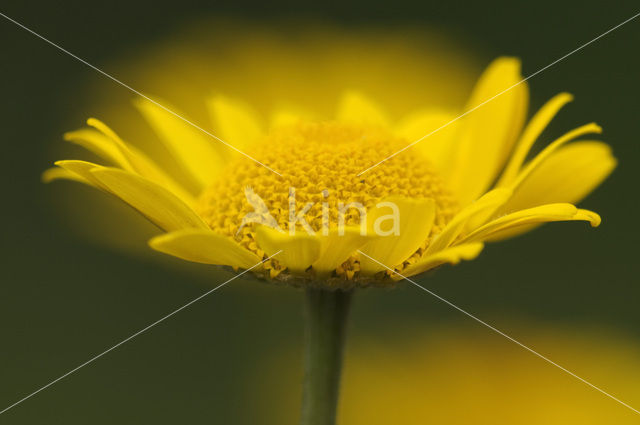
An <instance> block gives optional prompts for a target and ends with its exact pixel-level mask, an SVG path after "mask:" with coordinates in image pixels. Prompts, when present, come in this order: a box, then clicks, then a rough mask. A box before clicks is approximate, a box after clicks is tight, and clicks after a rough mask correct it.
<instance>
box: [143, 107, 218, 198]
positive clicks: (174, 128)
mask: <svg viewBox="0 0 640 425" xmlns="http://www.w3.org/2000/svg"><path fill="white" fill-rule="evenodd" d="M135 105H136V107H137V108H138V109H139V110H140V112H141V113H142V115H144V117H145V118H146V120H147V121H148V122H149V125H151V127H152V128H153V130H154V131H155V132H156V134H157V135H158V137H159V138H160V140H161V141H162V142H163V143H164V144H165V145H166V146H167V149H168V150H169V152H171V153H172V154H173V156H174V157H175V158H176V161H177V162H178V163H179V164H180V165H181V166H182V168H183V169H184V170H185V171H186V172H187V173H189V174H190V175H191V177H192V178H193V179H194V181H196V182H197V183H198V184H199V185H200V187H205V186H207V185H209V184H211V182H212V181H213V179H214V178H215V176H217V175H218V173H219V172H220V170H222V168H224V166H225V164H226V163H225V161H224V157H223V155H222V154H221V153H220V152H221V151H223V150H226V149H228V148H227V147H226V146H224V145H223V144H222V142H220V141H218V140H216V139H214V138H213V137H211V136H209V135H208V134H205V133H204V132H203V131H202V130H199V129H197V128H195V127H193V126H192V125H190V124H189V123H187V122H185V121H183V120H182V119H180V118H178V117H177V116H175V115H174V114H172V113H171V112H169V111H167V110H165V109H163V108H161V107H159V106H157V105H156V104H154V103H152V102H150V101H148V100H146V99H138V100H136V102H135ZM174 110H175V109H174ZM180 115H182V114H180ZM223 140H224V138H223ZM225 142H227V143H229V142H228V141H226V140H225Z"/></svg>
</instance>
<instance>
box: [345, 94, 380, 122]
mask: <svg viewBox="0 0 640 425" xmlns="http://www.w3.org/2000/svg"><path fill="white" fill-rule="evenodd" d="M337 118H338V120H339V121H342V122H347V123H355V124H367V125H374V126H380V127H387V126H388V125H389V120H388V118H387V117H386V115H385V114H384V112H382V110H381V109H380V108H379V107H378V106H377V105H376V104H375V103H374V102H373V101H371V100H369V99H367V98H366V97H365V96H363V95H362V94H360V93H358V92H354V91H350V92H347V93H345V94H344V95H343V96H342V99H341V100H340V103H339V105H338V112H337Z"/></svg>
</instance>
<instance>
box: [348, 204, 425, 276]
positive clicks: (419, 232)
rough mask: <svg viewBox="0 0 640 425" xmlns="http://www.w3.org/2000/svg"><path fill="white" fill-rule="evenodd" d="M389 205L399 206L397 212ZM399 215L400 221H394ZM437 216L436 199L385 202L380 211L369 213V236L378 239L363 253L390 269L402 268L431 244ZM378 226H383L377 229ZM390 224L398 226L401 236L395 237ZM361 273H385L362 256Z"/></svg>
mask: <svg viewBox="0 0 640 425" xmlns="http://www.w3.org/2000/svg"><path fill="white" fill-rule="evenodd" d="M387 203H388V204H387ZM388 205H395V208H397V210H396V211H394V209H393V208H391V207H389V206H388ZM396 213H397V217H396V218H395V219H391V217H393V216H395V215H396ZM435 213H436V206H435V202H434V201H433V199H405V198H398V197H389V198H386V199H384V202H382V203H378V204H377V206H376V208H372V209H370V210H369V211H367V215H366V219H367V226H368V228H369V234H371V235H375V236H377V238H376V239H374V240H372V241H370V242H369V243H367V244H366V245H365V246H363V247H362V248H361V249H360V251H362V252H363V253H364V254H366V255H368V256H370V257H371V258H375V259H376V260H377V261H379V262H380V263H382V264H385V265H387V266H389V267H395V266H397V265H399V264H402V262H403V261H404V260H406V259H408V258H409V257H410V256H411V255H412V254H413V253H414V252H416V250H417V249H418V248H420V247H421V246H422V244H424V243H425V242H426V241H427V238H428V237H429V233H430V232H431V228H432V227H433V221H434V218H435ZM386 217H387V218H386ZM396 220H397V221H396ZM376 223H378V224H379V225H378V227H377V228H376V227H375V226H376ZM389 224H391V225H392V226H393V225H396V224H397V232H394V233H391V230H392V227H390V226H388V225H389ZM381 231H382V233H381ZM372 232H373V233H372ZM387 233H389V234H387ZM360 269H361V272H362V273H363V274H374V273H377V272H379V271H382V270H384V267H383V266H381V265H380V264H378V263H377V262H375V261H373V260H371V259H370V258H367V257H366V256H361V257H360Z"/></svg>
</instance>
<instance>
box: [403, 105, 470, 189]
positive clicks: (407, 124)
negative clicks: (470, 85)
mask: <svg viewBox="0 0 640 425" xmlns="http://www.w3.org/2000/svg"><path fill="white" fill-rule="evenodd" d="M456 117H457V114H455V113H454V112H442V111H421V112H416V113H414V114H411V115H409V116H407V117H406V118H404V119H403V120H402V121H401V122H400V123H399V124H398V127H397V129H396V134H397V135H398V136H400V137H403V138H405V139H406V140H407V143H414V142H416V141H418V140H420V139H422V140H420V141H419V142H418V143H416V144H415V149H417V150H419V151H420V152H422V153H423V154H424V155H425V157H426V158H428V159H429V161H431V163H432V164H434V165H435V167H436V169H437V170H438V171H439V172H440V174H441V175H443V176H444V177H445V178H446V176H447V175H448V172H449V170H450V168H451V166H450V163H451V160H452V154H453V153H454V148H455V144H454V143H453V141H454V137H455V136H456V132H457V131H458V126H459V124H460V121H454V120H455V119H456ZM425 136H427V137H425Z"/></svg>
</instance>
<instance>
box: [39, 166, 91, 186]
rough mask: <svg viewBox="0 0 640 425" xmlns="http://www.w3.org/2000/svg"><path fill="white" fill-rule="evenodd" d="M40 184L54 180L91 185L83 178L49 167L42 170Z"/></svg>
mask: <svg viewBox="0 0 640 425" xmlns="http://www.w3.org/2000/svg"><path fill="white" fill-rule="evenodd" d="M41 177H42V182H43V183H51V182H52V181H54V180H73V181H76V182H80V183H85V184H88V185H91V183H89V181H88V180H87V179H85V178H84V177H82V176H80V175H78V174H76V173H74V172H72V171H69V170H65V169H64V168H60V167H51V168H47V169H46V170H44V172H43V173H42V176H41Z"/></svg>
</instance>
